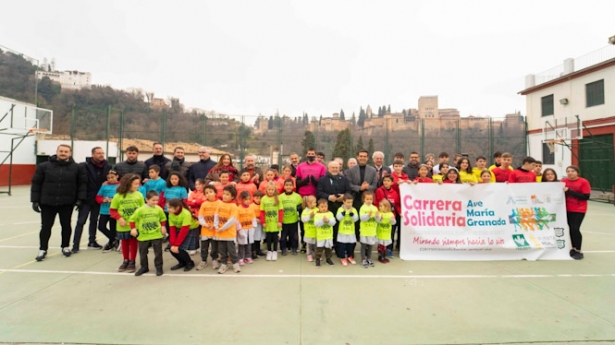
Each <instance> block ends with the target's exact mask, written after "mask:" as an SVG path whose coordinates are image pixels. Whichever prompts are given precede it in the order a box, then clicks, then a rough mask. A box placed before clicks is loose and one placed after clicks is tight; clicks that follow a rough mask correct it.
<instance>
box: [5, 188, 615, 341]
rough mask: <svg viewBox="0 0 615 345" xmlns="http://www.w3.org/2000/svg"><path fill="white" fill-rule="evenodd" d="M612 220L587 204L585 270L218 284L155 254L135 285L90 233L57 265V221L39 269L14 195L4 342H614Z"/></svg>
mask: <svg viewBox="0 0 615 345" xmlns="http://www.w3.org/2000/svg"><path fill="white" fill-rule="evenodd" d="M74 217H76V214H75V215H74ZM614 223H615V207H613V205H609V204H603V203H598V202H590V207H589V213H588V216H587V217H586V219H585V222H584V224H583V226H582V231H583V234H584V241H585V242H584V246H583V248H584V251H585V260H582V261H537V262H528V261H506V262H504V261H499V262H402V261H401V260H399V259H394V260H392V262H391V263H390V264H388V265H380V264H378V262H376V267H375V268H369V269H364V268H362V267H360V266H350V267H342V266H341V265H340V264H339V263H338V261H335V262H336V266H335V267H327V266H325V267H322V268H320V269H316V268H315V267H314V266H313V265H310V264H308V262H307V261H306V260H305V258H304V256H287V257H281V256H280V259H279V261H278V262H275V263H270V262H265V261H264V260H262V259H261V260H258V261H257V262H256V263H254V264H252V265H246V266H244V269H243V271H242V272H241V273H239V274H236V273H233V272H232V271H229V272H227V273H226V274H224V275H219V274H216V273H215V272H214V271H213V270H212V269H211V268H209V267H208V268H206V269H205V270H204V271H201V272H197V271H194V270H193V271H192V272H189V273H184V272H183V271H180V272H179V273H175V272H173V273H171V271H170V270H169V267H171V266H172V265H174V264H175V261H174V260H173V258H172V257H171V256H170V255H169V254H168V253H165V256H164V267H165V275H164V276H162V277H155V276H154V275H153V274H151V273H149V274H146V275H144V276H142V277H135V276H134V275H132V274H127V273H118V272H117V271H116V269H117V266H119V264H120V263H121V255H119V254H117V253H106V254H103V253H101V252H100V251H94V250H87V249H85V243H86V241H87V235H86V236H84V237H83V240H84V243H83V245H82V251H81V252H80V253H79V254H76V255H73V256H72V257H70V258H64V257H62V256H61V255H60V253H59V248H58V247H57V246H58V245H59V241H60V240H59V239H60V236H59V232H60V231H59V230H60V229H59V223H58V222H56V227H55V228H54V233H53V236H52V239H51V242H50V245H51V246H52V247H51V248H50V255H49V256H48V258H47V259H46V260H45V261H43V262H40V263H37V262H35V261H34V257H35V256H36V254H37V253H38V230H39V216H38V214H35V213H34V212H33V211H32V210H31V209H30V203H29V188H27V187H18V188H15V189H14V193H13V196H10V197H9V196H8V195H0V291H1V293H0V343H45V344H48V343H51V344H56V343H79V344H82V343H83V344H268V345H273V344H341V345H346V344H350V345H358V344H485V343H549V344H561V343H583V344H585V343H591V344H595V343H610V342H614V341H615V297H614V295H615V294H614V292H615V229H614V226H613V224H614ZM99 242H100V243H101V244H104V243H106V240H105V239H103V238H102V235H101V236H99ZM195 259H197V260H198V255H197V256H196V257H195ZM151 260H153V254H151V255H150V262H151ZM150 265H151V266H153V263H150Z"/></svg>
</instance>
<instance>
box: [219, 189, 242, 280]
mask: <svg viewBox="0 0 615 345" xmlns="http://www.w3.org/2000/svg"><path fill="white" fill-rule="evenodd" d="M222 193H223V194H222V203H221V204H220V205H219V206H218V211H217V212H216V216H217V218H218V224H217V225H218V226H217V227H216V241H218V251H219V252H220V262H221V263H222V265H220V269H219V270H218V273H219V274H223V273H224V272H226V270H227V269H228V268H227V266H226V263H227V260H228V258H229V257H230V258H231V263H232V264H233V271H235V273H239V272H241V268H240V267H239V259H238V258H237V249H236V248H235V239H236V238H237V222H238V220H239V215H238V213H237V204H236V203H235V202H236V201H235V200H236V199H237V190H236V189H235V187H233V186H226V187H224V190H223V192H222Z"/></svg>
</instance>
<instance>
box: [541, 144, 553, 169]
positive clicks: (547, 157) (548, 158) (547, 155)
mask: <svg viewBox="0 0 615 345" xmlns="http://www.w3.org/2000/svg"><path fill="white" fill-rule="evenodd" d="M542 164H544V165H547V164H555V152H553V153H551V151H549V146H548V145H547V143H542Z"/></svg>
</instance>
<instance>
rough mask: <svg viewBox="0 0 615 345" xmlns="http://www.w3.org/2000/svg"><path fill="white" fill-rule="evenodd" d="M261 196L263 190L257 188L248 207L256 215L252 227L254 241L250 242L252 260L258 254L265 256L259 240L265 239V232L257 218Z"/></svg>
mask: <svg viewBox="0 0 615 345" xmlns="http://www.w3.org/2000/svg"><path fill="white" fill-rule="evenodd" d="M262 197H263V192H261V191H260V190H257V191H255V192H254V194H253V195H252V205H250V208H251V209H252V210H253V211H254V216H255V217H256V220H257V222H256V228H254V237H253V238H254V243H252V260H258V257H259V256H265V253H263V251H262V250H261V241H262V240H264V239H265V232H264V231H263V226H262V225H261V223H260V221H259V219H260V217H261V198H262Z"/></svg>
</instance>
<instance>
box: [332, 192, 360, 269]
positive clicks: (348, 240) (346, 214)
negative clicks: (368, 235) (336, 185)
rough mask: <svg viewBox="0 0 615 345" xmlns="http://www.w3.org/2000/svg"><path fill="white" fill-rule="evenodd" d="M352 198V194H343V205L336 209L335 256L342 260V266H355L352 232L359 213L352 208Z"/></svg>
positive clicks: (353, 234)
mask: <svg viewBox="0 0 615 345" xmlns="http://www.w3.org/2000/svg"><path fill="white" fill-rule="evenodd" d="M353 202H354V198H353V197H352V194H349V193H346V194H344V203H343V204H342V207H340V208H338V209H337V216H336V218H337V221H338V222H339V225H338V231H337V255H338V256H339V257H340V258H342V259H341V260H342V266H348V264H351V265H356V263H357V262H356V261H354V258H353V255H354V253H353V248H354V246H355V244H356V243H357V235H355V232H354V224H355V223H356V222H357V221H358V220H359V212H357V209H356V208H354V207H352V203H353Z"/></svg>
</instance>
